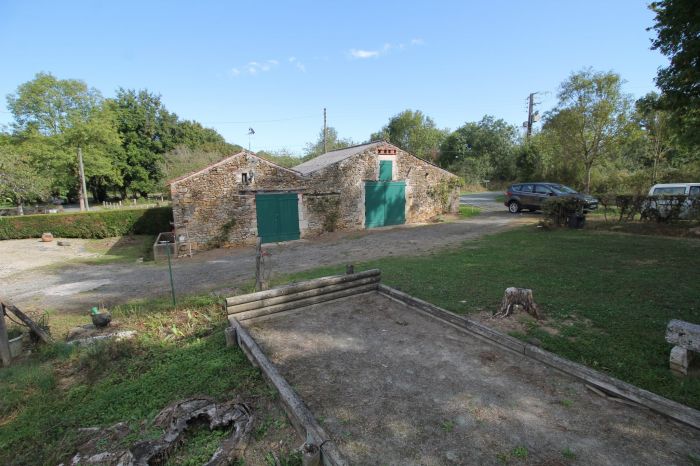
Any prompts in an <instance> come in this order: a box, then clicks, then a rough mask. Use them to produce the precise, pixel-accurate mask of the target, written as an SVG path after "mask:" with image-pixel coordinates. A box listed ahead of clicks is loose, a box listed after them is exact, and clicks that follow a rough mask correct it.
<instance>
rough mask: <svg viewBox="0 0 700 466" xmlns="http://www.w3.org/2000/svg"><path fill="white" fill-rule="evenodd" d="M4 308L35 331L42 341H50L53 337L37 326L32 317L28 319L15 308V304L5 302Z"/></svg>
mask: <svg viewBox="0 0 700 466" xmlns="http://www.w3.org/2000/svg"><path fill="white" fill-rule="evenodd" d="M5 310H6V311H10V312H11V313H13V314H14V315H15V316H16V317H17V318H18V319H19V320H21V321H22V322H23V323H24V325H26V326H27V327H29V329H30V330H31V331H32V332H34V333H36V334H37V336H38V337H39V338H40V339H41V341H43V342H44V343H52V342H53V338H51V335H49V334H48V333H46V332H45V331H44V329H43V328H41V327H39V326H38V325H37V324H36V323H34V321H33V320H32V319H30V318H29V317H28V316H27V315H26V314H25V313H24V312H22V311H20V310H19V309H17V307H16V306H13V305H12V304H5Z"/></svg>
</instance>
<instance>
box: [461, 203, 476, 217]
mask: <svg viewBox="0 0 700 466" xmlns="http://www.w3.org/2000/svg"><path fill="white" fill-rule="evenodd" d="M480 213H481V209H479V208H478V207H474V206H470V205H460V206H459V218H461V219H464V218H470V217H475V216H477V215H479V214H480Z"/></svg>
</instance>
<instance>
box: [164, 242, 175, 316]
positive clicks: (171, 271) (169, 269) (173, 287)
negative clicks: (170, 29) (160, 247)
mask: <svg viewBox="0 0 700 466" xmlns="http://www.w3.org/2000/svg"><path fill="white" fill-rule="evenodd" d="M165 250H166V251H168V272H170V291H171V292H172V295H173V306H175V307H177V300H176V299H175V283H174V282H173V264H172V262H171V260H170V243H168V247H167V248H166V249H165Z"/></svg>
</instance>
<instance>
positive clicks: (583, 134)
mask: <svg viewBox="0 0 700 466" xmlns="http://www.w3.org/2000/svg"><path fill="white" fill-rule="evenodd" d="M557 97H558V99H559V102H558V104H557V106H556V108H555V109H554V110H552V111H551V112H549V113H548V114H547V115H546V118H545V124H544V126H543V129H542V130H543V132H547V133H549V136H550V137H552V138H553V139H554V141H556V144H557V146H558V148H559V150H560V151H561V152H563V153H565V154H567V155H568V156H571V157H572V158H573V159H574V160H575V161H577V162H579V163H580V164H581V167H582V168H583V170H584V185H585V190H586V192H590V188H591V171H592V169H593V167H594V166H595V165H596V164H597V163H599V161H600V160H601V158H603V157H605V156H606V155H610V154H612V153H614V146H615V144H617V143H618V142H619V138H620V136H621V135H622V134H623V132H624V130H625V127H626V125H628V124H629V121H630V120H629V111H630V107H631V99H630V98H629V97H628V96H627V95H625V94H623V92H622V80H621V79H620V76H619V75H618V74H616V73H613V72H595V71H593V70H591V69H586V70H583V71H579V72H577V73H574V74H572V75H571V76H570V77H569V79H567V80H566V81H564V82H563V83H562V84H561V86H560V88H559V93H558V94H557Z"/></svg>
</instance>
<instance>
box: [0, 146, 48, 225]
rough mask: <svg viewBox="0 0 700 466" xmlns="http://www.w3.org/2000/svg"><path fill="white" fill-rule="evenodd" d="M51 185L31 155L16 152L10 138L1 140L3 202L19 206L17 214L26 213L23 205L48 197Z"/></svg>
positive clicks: (0, 192) (1, 190) (0, 168)
mask: <svg viewBox="0 0 700 466" xmlns="http://www.w3.org/2000/svg"><path fill="white" fill-rule="evenodd" d="M3 139H4V138H3ZM50 187H51V180H49V179H48V178H47V177H45V176H44V175H43V173H42V171H41V170H38V169H37V167H36V166H34V164H33V163H32V161H31V160H30V158H29V157H27V156H26V155H25V156H23V155H20V154H19V153H18V152H16V149H15V147H14V146H13V145H11V144H10V143H9V141H8V140H5V141H0V199H1V200H2V201H3V202H10V203H12V204H13V205H15V206H17V214H18V215H24V209H23V205H24V204H25V203H26V202H29V201H35V200H42V199H46V198H47V197H48V196H49V192H50Z"/></svg>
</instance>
